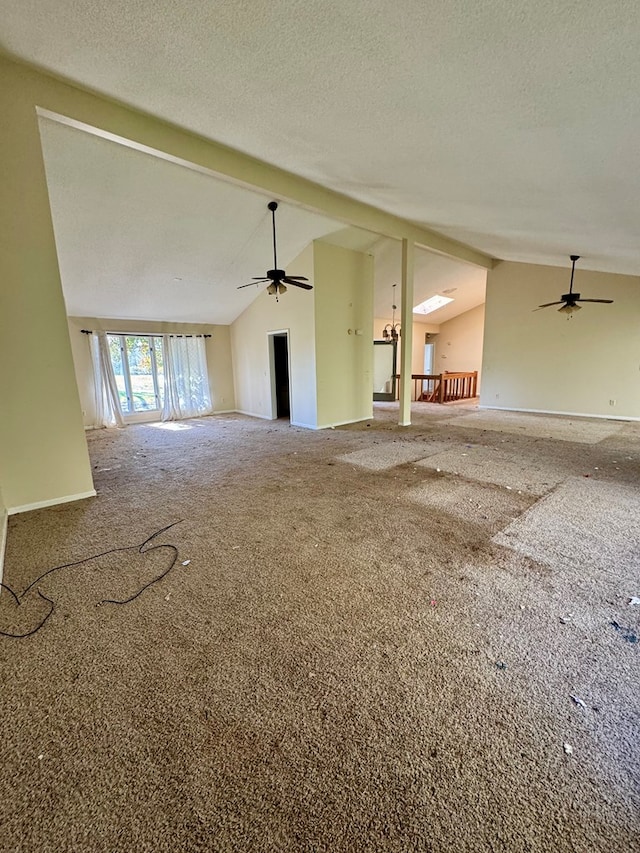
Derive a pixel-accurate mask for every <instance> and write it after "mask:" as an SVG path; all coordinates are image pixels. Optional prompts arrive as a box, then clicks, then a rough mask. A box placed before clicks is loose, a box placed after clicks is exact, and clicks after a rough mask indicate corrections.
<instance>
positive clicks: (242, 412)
mask: <svg viewBox="0 0 640 853" xmlns="http://www.w3.org/2000/svg"><path fill="white" fill-rule="evenodd" d="M230 411H233V412H234V413H235V414H236V415H247V416H248V417H250V418H262V420H263V421H272V420H274V418H272V417H271V415H257V414H256V413H255V412H246V411H245V410H244V409H231V410H230Z"/></svg>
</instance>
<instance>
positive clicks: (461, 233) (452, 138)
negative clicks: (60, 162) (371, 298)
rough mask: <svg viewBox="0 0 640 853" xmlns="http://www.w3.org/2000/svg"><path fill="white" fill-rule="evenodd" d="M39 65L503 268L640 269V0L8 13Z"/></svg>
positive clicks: (92, 0)
mask: <svg viewBox="0 0 640 853" xmlns="http://www.w3.org/2000/svg"><path fill="white" fill-rule="evenodd" d="M0 12H1V13H2V22H3V23H2V29H3V37H2V47H3V48H4V49H5V50H6V51H8V52H10V53H12V54H13V55H15V56H17V57H18V58H22V59H24V60H26V61H30V62H33V63H35V64H37V65H39V66H41V67H43V68H46V69H49V70H51V71H53V72H55V73H57V74H60V75H62V76H65V77H67V78H69V79H71V80H73V81H76V82H78V83H80V84H82V85H85V86H87V87H90V88H93V89H95V90H97V91H99V92H103V93H105V94H107V95H109V96H111V97H114V98H116V99H118V100H121V101H123V102H126V103H128V104H131V105H134V106H137V107H139V108H142V109H144V110H146V111H148V112H150V113H153V114H155V115H158V116H160V117H163V118H165V119H168V120H169V121H172V122H174V123H176V124H178V125H181V126H183V127H186V128H189V129H191V130H194V131H196V132H198V133H201V134H203V135H205V136H207V137H210V138H212V139H215V140H218V141H220V142H223V143H226V144H228V145H231V146H233V147H234V148H237V149H239V150H241V151H245V152H248V153H250V154H252V155H254V156H257V157H259V158H261V159H263V160H265V161H267V162H270V163H273V164H276V165H279V166H282V167H283V168H285V169H287V170H289V171H292V172H295V173H297V174H300V175H303V176H305V177H308V178H311V179H313V180H315V181H317V182H319V183H321V184H323V185H326V186H328V187H332V188H334V189H336V190H338V191H340V192H343V193H346V194H348V195H351V196H353V197H355V198H357V199H361V200H363V201H366V202H369V203H371V204H373V205H375V206H377V207H380V208H382V209H384V210H387V211H390V212H393V213H396V214H399V215H400V216H403V217H405V218H408V219H412V220H415V221H417V222H420V223H423V224H426V225H429V226H430V227H432V228H434V229H435V230H439V231H441V232H442V233H445V234H448V235H450V236H452V237H455V238H456V239H458V240H461V241H463V242H466V243H468V244H470V245H473V246H475V247H477V248H479V249H482V250H484V251H485V252H487V253H489V254H493V255H494V256H496V257H500V258H508V259H511V260H527V261H534V262H538V263H552V264H553V263H556V264H563V263H567V256H568V254H569V253H570V252H575V253H577V254H580V255H582V256H583V257H584V260H583V262H582V264H583V267H584V268H595V269H606V270H611V271H615V272H629V273H635V274H637V273H638V272H640V243H639V242H638V240H637V234H638V232H639V231H640V206H639V205H638V204H637V199H638V197H640V145H638V139H639V138H640V98H638V96H637V85H638V80H639V79H640V4H638V3H637V2H636V0H616V2H609V3H603V2H602V0H563V2H560V3H558V2H557V0H538V2H535V3H532V2H531V0H483V2H481V3H478V2H477V0H426V2H425V0H401V2H397V0H395V1H394V0H372V2H370V3H367V4H362V3H354V2H350V0H324V2H323V3H309V2H308V0H250V2H249V0H218V2H215V3H212V2H211V0H191V2H189V3H184V2H182V0H135V2H133V0H110V2H108V3H104V2H98V0H85V2H83V3H78V2H77V0H55V1H54V0H20V2H18V0H0Z"/></svg>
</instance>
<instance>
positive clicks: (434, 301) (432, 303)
mask: <svg viewBox="0 0 640 853" xmlns="http://www.w3.org/2000/svg"><path fill="white" fill-rule="evenodd" d="M449 302H453V299H452V298H451V297H450V296H440V294H436V296H432V297H431V298H430V299H425V301H424V302H421V303H420V305H416V307H415V308H414V309H413V313H414V314H431V312H432V311H437V310H438V308H442V306H443V305H447V304H448V303H449Z"/></svg>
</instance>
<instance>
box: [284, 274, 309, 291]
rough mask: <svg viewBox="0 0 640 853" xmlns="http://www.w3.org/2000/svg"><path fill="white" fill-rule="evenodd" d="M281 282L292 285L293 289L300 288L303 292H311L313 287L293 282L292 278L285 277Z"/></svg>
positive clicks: (300, 282)
mask: <svg viewBox="0 0 640 853" xmlns="http://www.w3.org/2000/svg"><path fill="white" fill-rule="evenodd" d="M282 280H283V281H286V282H287V284H292V285H294V287H301V288H302V289H303V290H313V287H312V286H311V285H310V284H306V283H305V282H304V281H294V280H293V279H292V278H287V277H286V276H285V277H284V278H283V279H282Z"/></svg>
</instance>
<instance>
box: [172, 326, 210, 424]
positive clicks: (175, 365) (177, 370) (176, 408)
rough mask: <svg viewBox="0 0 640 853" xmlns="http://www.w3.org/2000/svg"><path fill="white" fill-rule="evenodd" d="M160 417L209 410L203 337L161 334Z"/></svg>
mask: <svg viewBox="0 0 640 853" xmlns="http://www.w3.org/2000/svg"><path fill="white" fill-rule="evenodd" d="M163 343H164V406H163V408H162V420H163V421H175V420H179V419H180V418H195V417H198V415H208V414H209V413H210V412H211V394H210V392H209V375H208V373H207V357H206V353H205V346H204V338H201V337H200V338H197V337H191V338H189V337H176V336H174V335H165V336H164V338H163Z"/></svg>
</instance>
